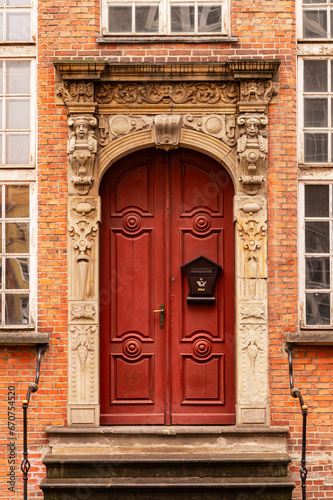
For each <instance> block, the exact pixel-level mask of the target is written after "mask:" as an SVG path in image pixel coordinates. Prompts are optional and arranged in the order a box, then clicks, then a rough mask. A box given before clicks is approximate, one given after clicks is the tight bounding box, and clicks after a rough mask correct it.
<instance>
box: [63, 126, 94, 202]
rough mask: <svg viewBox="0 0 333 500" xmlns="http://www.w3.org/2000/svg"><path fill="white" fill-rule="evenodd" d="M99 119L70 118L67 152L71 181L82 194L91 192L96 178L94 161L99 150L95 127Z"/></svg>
mask: <svg viewBox="0 0 333 500" xmlns="http://www.w3.org/2000/svg"><path fill="white" fill-rule="evenodd" d="M96 125H97V120H96V118H94V117H87V116H78V117H75V118H69V120H68V127H69V131H70V132H69V139H68V143H67V153H68V159H69V165H70V168H71V172H72V173H73V175H72V178H71V181H72V183H73V185H74V187H75V189H76V191H77V193H78V194H80V195H85V194H87V193H88V192H89V190H90V188H91V186H92V184H93V181H94V178H93V171H94V162H95V155H96V152H97V139H96V136H95V132H94V130H93V127H96Z"/></svg>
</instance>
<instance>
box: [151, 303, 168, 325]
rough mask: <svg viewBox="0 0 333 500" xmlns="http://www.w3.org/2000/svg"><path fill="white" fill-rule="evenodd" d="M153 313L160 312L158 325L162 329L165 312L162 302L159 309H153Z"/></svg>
mask: <svg viewBox="0 0 333 500" xmlns="http://www.w3.org/2000/svg"><path fill="white" fill-rule="evenodd" d="M153 313H160V327H161V329H163V327H164V313H165V309H164V304H161V305H160V309H155V310H154V311H153Z"/></svg>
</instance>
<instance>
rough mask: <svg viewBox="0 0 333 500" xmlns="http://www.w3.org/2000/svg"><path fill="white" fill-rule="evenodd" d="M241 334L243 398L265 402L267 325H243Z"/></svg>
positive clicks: (248, 400) (249, 400)
mask: <svg viewBox="0 0 333 500" xmlns="http://www.w3.org/2000/svg"><path fill="white" fill-rule="evenodd" d="M240 335H241V395H240V396H241V399H242V400H246V401H247V402H263V401H265V399H266V397H267V387H266V384H265V379H266V373H267V366H266V365H267V349H266V348H265V346H266V344H267V342H266V326H265V325H242V326H241V327H240Z"/></svg>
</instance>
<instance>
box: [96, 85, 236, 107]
mask: <svg viewBox="0 0 333 500" xmlns="http://www.w3.org/2000/svg"><path fill="white" fill-rule="evenodd" d="M95 97H96V101H97V102H98V103H99V104H111V103H112V104H143V103H146V104H158V103H164V104H170V103H174V104H187V103H191V104H198V103H200V104H216V103H218V102H223V103H225V104H234V103H236V102H237V100H238V98H239V87H238V85H237V84H235V83H232V82H226V83H215V82H202V83H201V82H200V83H192V82H184V83H171V82H161V83H160V82H156V83H155V82H154V83H116V84H114V83H102V84H100V85H99V86H98V87H97V90H96V93H95Z"/></svg>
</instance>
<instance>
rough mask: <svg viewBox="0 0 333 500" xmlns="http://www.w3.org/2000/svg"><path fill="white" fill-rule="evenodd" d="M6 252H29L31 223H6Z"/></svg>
mask: <svg viewBox="0 0 333 500" xmlns="http://www.w3.org/2000/svg"><path fill="white" fill-rule="evenodd" d="M5 237H6V243H5V244H6V253H29V224H27V223H25V222H11V223H8V224H6V235H5Z"/></svg>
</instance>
